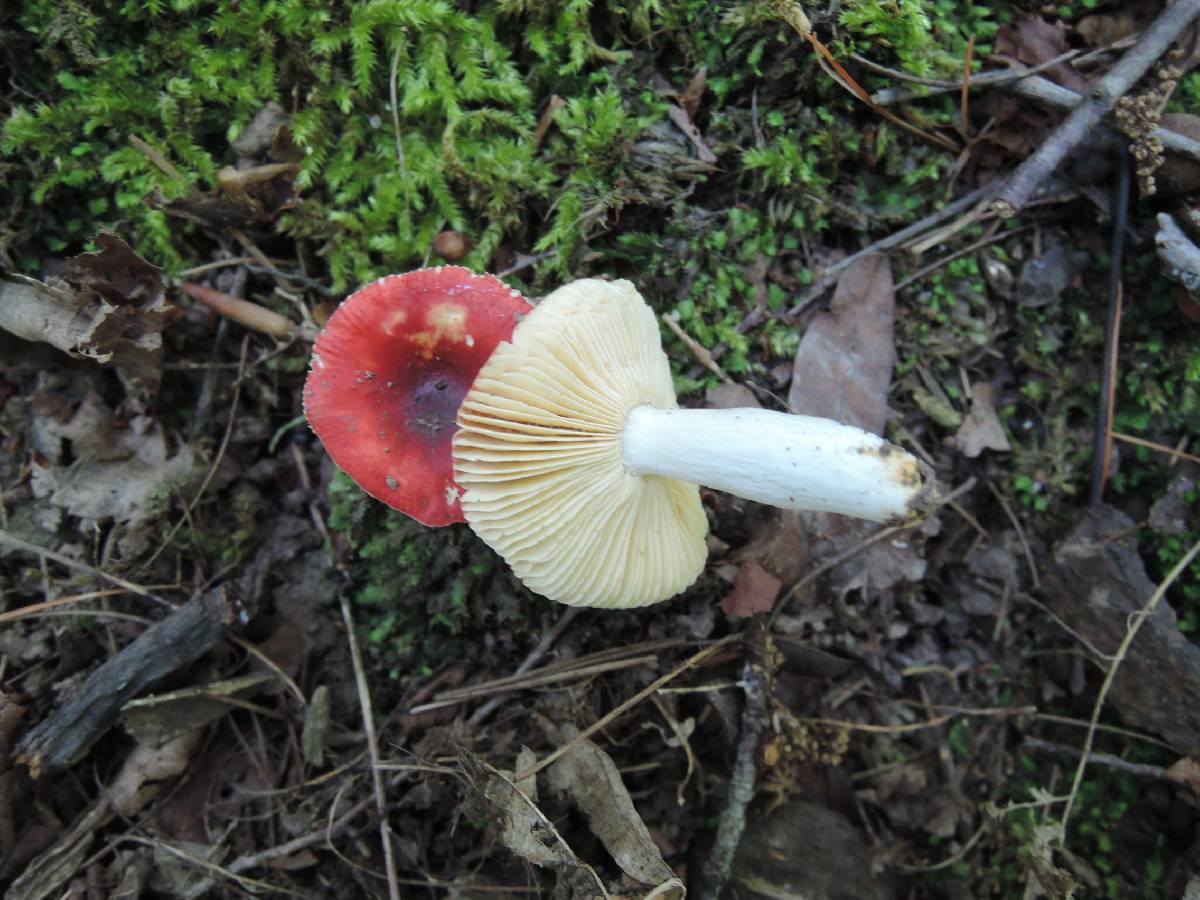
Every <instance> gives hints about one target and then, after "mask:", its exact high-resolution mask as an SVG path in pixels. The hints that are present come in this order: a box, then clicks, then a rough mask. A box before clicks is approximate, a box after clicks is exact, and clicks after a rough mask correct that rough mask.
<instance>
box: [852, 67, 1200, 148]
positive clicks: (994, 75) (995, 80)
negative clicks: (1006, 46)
mask: <svg viewBox="0 0 1200 900" xmlns="http://www.w3.org/2000/svg"><path fill="white" fill-rule="evenodd" d="M1050 62H1051V63H1054V62H1055V60H1051V61H1050ZM1043 68H1045V66H1043V65H1038V66H1034V67H1032V68H1029V69H994V70H992V71H990V72H977V73H975V74H974V75H973V76H972V77H971V87H973V88H977V87H987V86H991V85H994V86H996V87H999V88H1001V89H1002V90H1005V91H1007V92H1008V93H1010V94H1016V95H1017V96H1019V97H1025V98H1026V99H1028V100H1033V101H1035V102H1037V103H1042V104H1045V105H1046V106H1051V107H1054V108H1055V109H1062V110H1067V111H1068V112H1069V111H1070V110H1073V109H1075V107H1077V106H1078V105H1079V104H1080V102H1081V101H1082V100H1083V98H1082V97H1081V96H1080V95H1079V94H1077V93H1075V91H1073V90H1071V89H1070V88H1065V87H1063V86H1062V85H1059V84H1055V83H1054V82H1053V81H1050V80H1049V79H1048V78H1042V77H1040V76H1037V75H1034V74H1032V73H1034V72H1038V71H1041V70H1042V69H1043ZM890 71H891V70H889V72H890ZM960 86H961V85H960V83H959V82H954V81H946V82H941V83H940V85H939V86H938V87H935V88H932V89H930V90H928V91H922V92H917V91H910V90H907V89H906V88H884V89H883V90H881V91H876V92H875V93H874V94H873V95H872V97H873V99H874V100H875V102H876V103H879V104H882V105H887V104H890V103H903V102H906V101H908V100H913V99H919V98H921V97H927V96H932V95H933V94H939V93H948V92H950V91H955V90H958V89H959V87H960ZM1112 133H1113V134H1114V135H1115V134H1116V133H1117V132H1116V131H1115V130H1113V131H1112ZM1150 136H1151V137H1153V138H1156V139H1158V140H1160V141H1162V144H1163V149H1165V150H1169V151H1171V152H1172V153H1177V154H1179V155H1180V156H1186V157H1188V158H1190V159H1196V160H1200V141H1195V140H1192V139H1191V138H1190V137H1187V136H1186V135H1183V134H1180V133H1179V132H1178V131H1171V130H1170V129H1169V128H1156V129H1155V130H1154V131H1153V132H1152V133H1151V135H1150Z"/></svg>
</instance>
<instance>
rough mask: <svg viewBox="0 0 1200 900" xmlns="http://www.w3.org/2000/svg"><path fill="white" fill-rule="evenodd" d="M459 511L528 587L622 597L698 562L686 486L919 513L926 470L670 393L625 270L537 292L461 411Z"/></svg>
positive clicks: (788, 424) (654, 598) (800, 424)
mask: <svg viewBox="0 0 1200 900" xmlns="http://www.w3.org/2000/svg"><path fill="white" fill-rule="evenodd" d="M458 426H459V430H458V432H457V433H456V434H455V435H454V440H453V454H454V477H455V480H456V481H457V483H458V484H459V485H461V487H462V488H463V490H464V493H463V495H462V500H461V502H462V509H463V513H464V515H465V517H466V520H467V522H468V523H469V524H470V526H471V528H472V529H473V530H474V531H475V532H476V534H478V535H479V536H480V537H481V538H482V539H483V540H484V541H485V542H486V543H487V544H488V545H489V546H491V547H492V548H493V549H494V550H496V552H498V553H499V554H500V555H501V556H503V557H504V558H505V560H507V562H508V563H509V565H510V566H511V567H512V569H513V571H514V572H515V573H516V574H517V576H518V577H519V578H520V579H521V580H522V581H523V582H524V583H525V584H526V585H527V586H528V587H530V588H531V589H532V590H534V591H536V592H538V593H540V594H543V595H545V596H546V597H549V598H550V599H552V600H557V601H559V602H562V603H567V604H570V605H577V606H601V607H633V606H642V605H645V604H650V603H656V602H658V601H660V600H665V599H666V598H668V597H670V596H672V595H673V594H676V593H678V592H679V591H682V590H683V589H685V588H686V587H687V586H688V585H690V584H691V583H692V582H693V581H694V580H695V579H696V577H697V576H698V575H699V574H700V572H701V570H702V569H703V567H704V563H705V559H706V556H707V548H706V545H705V534H706V532H707V524H708V523H707V519H706V517H705V514H704V510H703V508H702V507H701V503H700V495H699V485H701V484H702V485H706V486H708V487H711V488H717V489H720V490H723V491H728V492H730V493H732V494H736V495H737V496H739V497H744V498H747V499H750V500H756V501H758V502H761V503H767V504H770V505H772V506H778V507H783V508H786V509H806V510H820V511H824V512H835V513H842V514H844V515H850V516H856V517H858V518H862V519H869V520H872V521H877V522H906V521H910V520H913V519H916V518H920V517H921V516H922V515H924V514H925V513H926V512H928V511H929V510H930V509H931V508H932V507H933V505H934V504H935V503H936V496H937V494H936V489H935V487H934V484H933V476H932V472H931V471H930V470H929V469H928V467H927V466H925V465H924V464H922V463H921V462H919V461H918V460H917V459H915V458H914V457H913V456H912V455H911V454H909V453H907V452H905V451H903V450H901V449H899V448H898V447H895V446H893V445H892V444H890V443H888V442H887V441H885V440H883V439H882V438H880V437H879V436H877V435H874V434H870V433H868V432H865V431H863V430H861V429H859V428H855V427H852V426H848V425H842V424H839V423H837V422H833V421H830V420H828V419H820V418H814V417H810V416H796V415H789V414H786V413H779V412H771V411H768V410H760V409H720V410H713V409H679V408H678V405H677V403H676V400H675V391H674V388H673V385H672V381H671V372H670V367H669V365H668V362H667V357H666V355H665V354H664V353H663V350H662V343H661V337H660V335H659V331H658V323H657V321H656V320H655V317H654V314H653V313H652V312H651V310H650V308H649V307H648V306H647V305H646V303H645V301H644V300H643V299H642V297H641V295H640V294H638V292H637V290H636V289H635V288H634V286H633V285H632V284H630V283H629V282H628V281H602V280H598V279H585V280H582V281H576V282H573V283H571V284H568V285H565V286H563V287H561V288H559V289H558V290H556V291H554V292H553V293H551V294H550V295H549V296H547V297H546V298H545V299H544V300H542V301H541V302H540V303H539V304H538V305H537V306H536V307H535V308H534V310H533V312H531V313H530V314H529V315H528V316H526V317H525V318H524V319H523V320H522V322H521V324H520V325H519V326H518V327H517V328H516V330H515V331H514V333H513V335H512V338H511V341H506V342H503V343H501V344H500V345H499V346H497V347H496V349H495V351H494V352H493V353H492V355H491V357H490V358H489V359H488V360H487V362H486V363H485V364H484V365H483V367H482V368H481V369H480V371H479V374H478V375H477V376H476V378H475V381H474V384H473V385H472V386H471V388H470V390H469V391H468V392H467V394H466V397H465V399H464V400H463V402H462V406H461V408H460V409H459V412H458Z"/></svg>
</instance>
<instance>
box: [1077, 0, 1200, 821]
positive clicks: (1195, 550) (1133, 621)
mask: <svg viewBox="0 0 1200 900" xmlns="http://www.w3.org/2000/svg"><path fill="white" fill-rule="evenodd" d="M1177 5H1182V0H1180V3H1179V4H1177ZM1170 8H1172V7H1168V9H1170ZM1197 554H1200V541H1197V542H1196V543H1194V544H1192V547H1191V549H1190V550H1188V552H1187V553H1185V554H1184V555H1183V556H1182V558H1180V560H1179V562H1177V563H1176V564H1175V565H1174V567H1173V568H1172V569H1171V571H1170V572H1168V573H1167V577H1166V578H1164V579H1163V581H1162V584H1160V585H1159V586H1158V587H1157V588H1155V589H1154V593H1153V594H1151V595H1150V599H1149V600H1147V601H1146V605H1145V606H1143V607H1142V608H1141V609H1140V610H1138V611H1137V612H1136V613H1134V614H1133V615H1132V616H1131V617H1130V622H1129V627H1128V628H1127V629H1126V630H1125V637H1124V638H1123V639H1122V641H1121V644H1120V646H1118V647H1117V652H1116V653H1114V654H1113V660H1112V663H1111V664H1110V665H1109V667H1108V672H1107V673H1106V674H1105V676H1104V682H1103V684H1101V685H1100V693H1099V694H1097V696H1096V704H1095V706H1093V707H1092V718H1091V720H1090V721H1089V722H1088V729H1087V737H1085V738H1084V741H1083V749H1082V750H1081V751H1080V754H1079V765H1078V766H1076V767H1075V777H1074V779H1073V780H1072V781H1071V793H1070V794H1068V795H1067V804H1066V806H1065V807H1064V808H1063V813H1062V818H1061V819H1060V820H1059V823H1058V829H1059V831H1058V841H1059V844H1062V843H1063V842H1064V841H1065V840H1066V836H1067V823H1068V822H1070V820H1071V812H1072V810H1073V809H1074V808H1075V798H1076V797H1077V796H1078V795H1079V787H1080V785H1081V784H1082V783H1083V772H1084V769H1086V768H1087V764H1088V759H1089V757H1091V755H1092V744H1093V743H1095V740H1096V731H1097V727H1098V726H1099V724H1100V713H1101V712H1102V711H1103V710H1104V701H1105V699H1107V697H1108V692H1109V690H1110V689H1111V688H1112V685H1113V682H1114V681H1115V680H1116V677H1117V670H1118V669H1120V668H1121V663H1122V662H1123V661H1124V660H1125V654H1127V653H1128V652H1129V648H1130V647H1131V646H1132V645H1133V639H1134V638H1136V637H1137V636H1138V632H1139V631H1140V630H1141V628H1142V625H1143V624H1144V623H1145V621H1146V620H1147V619H1148V618H1150V616H1151V615H1152V614H1153V613H1154V610H1155V608H1156V607H1157V606H1158V604H1159V603H1160V602H1161V601H1162V598H1163V597H1165V596H1166V594H1167V591H1168V590H1170V588H1171V585H1172V584H1174V583H1175V580H1176V579H1177V578H1179V576H1180V575H1182V574H1183V573H1184V571H1185V570H1186V569H1187V567H1188V566H1190V565H1191V564H1192V560H1193V559H1195V558H1196V556H1197Z"/></svg>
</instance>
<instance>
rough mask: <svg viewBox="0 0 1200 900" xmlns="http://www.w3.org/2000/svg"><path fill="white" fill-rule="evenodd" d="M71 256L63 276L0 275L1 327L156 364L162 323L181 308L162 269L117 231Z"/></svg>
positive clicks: (96, 354)
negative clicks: (172, 301) (168, 292)
mask: <svg viewBox="0 0 1200 900" xmlns="http://www.w3.org/2000/svg"><path fill="white" fill-rule="evenodd" d="M96 246H97V248H98V250H97V251H96V252H95V253H84V254H82V255H80V256H77V257H75V258H74V259H72V260H70V262H69V264H68V270H67V275H66V277H65V278H50V279H47V280H46V281H45V282H41V281H37V280H35V279H32V278H23V279H22V280H21V281H19V282H12V281H0V328H3V329H5V330H6V331H10V332H12V333H13V334H15V335H16V336H17V337H19V338H23V339H24V340H27V341H40V342H43V343H46V344H50V345H51V346H52V347H56V348H58V349H59V350H62V351H63V352H64V353H67V354H69V355H71V356H73V357H75V358H77V359H90V360H94V361H95V362H98V363H104V364H112V365H115V366H124V367H129V368H132V369H135V370H138V371H142V372H157V369H158V363H159V358H160V356H161V353H162V332H163V329H164V328H165V327H166V326H167V325H168V324H169V323H170V322H171V321H172V320H173V319H174V318H175V317H176V316H177V315H178V310H177V309H176V308H175V307H174V306H172V305H171V304H170V303H168V302H167V300H166V295H165V293H164V291H165V286H166V281H165V279H164V278H163V273H162V270H161V269H159V268H158V267H157V266H152V265H151V264H150V263H148V262H146V261H145V260H144V259H142V258H141V257H140V256H138V255H137V254H136V253H134V252H133V250H132V249H130V247H129V245H128V244H126V243H125V242H124V241H122V240H121V239H120V238H118V237H117V236H116V235H113V234H108V233H104V234H101V235H100V236H99V237H97V238H96Z"/></svg>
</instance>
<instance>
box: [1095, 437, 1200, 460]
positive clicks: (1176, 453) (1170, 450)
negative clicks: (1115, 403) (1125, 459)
mask: <svg viewBox="0 0 1200 900" xmlns="http://www.w3.org/2000/svg"><path fill="white" fill-rule="evenodd" d="M1112 436H1113V438H1114V439H1115V440H1118V441H1122V442H1124V443H1126V444H1133V445H1134V446H1136V447H1145V448H1146V449H1147V450H1157V451H1158V452H1159V453H1165V454H1167V455H1168V456H1173V457H1174V458H1175V459H1183V460H1187V461H1188V462H1194V463H1200V456H1196V454H1194V453H1185V452H1184V451H1183V450H1179V449H1177V448H1175V447H1168V446H1166V445H1165V444H1156V443H1155V442H1154V441H1148V440H1146V439H1145V438H1140V437H1134V436H1133V435H1132V434H1122V433H1121V432H1119V431H1114V432H1113V433H1112Z"/></svg>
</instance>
